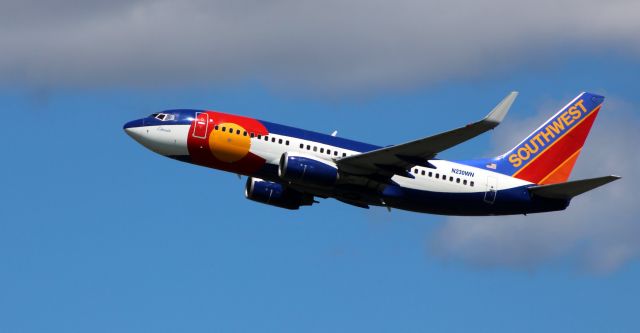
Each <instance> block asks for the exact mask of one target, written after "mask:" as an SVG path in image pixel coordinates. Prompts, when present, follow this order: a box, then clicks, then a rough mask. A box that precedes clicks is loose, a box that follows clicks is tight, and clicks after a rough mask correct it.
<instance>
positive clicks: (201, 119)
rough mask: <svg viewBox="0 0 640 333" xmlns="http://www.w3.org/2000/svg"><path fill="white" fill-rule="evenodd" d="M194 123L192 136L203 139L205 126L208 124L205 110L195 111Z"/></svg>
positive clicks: (205, 135)
mask: <svg viewBox="0 0 640 333" xmlns="http://www.w3.org/2000/svg"><path fill="white" fill-rule="evenodd" d="M195 121H196V123H195V125H194V128H193V137H195V138H200V139H204V138H206V137H207V127H208V126H209V115H208V114H207V113H205V112H198V113H196V120H195Z"/></svg>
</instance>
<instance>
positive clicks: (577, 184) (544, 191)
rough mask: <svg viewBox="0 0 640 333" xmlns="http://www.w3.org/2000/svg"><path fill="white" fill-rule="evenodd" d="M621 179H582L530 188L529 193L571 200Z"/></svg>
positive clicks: (611, 177) (616, 177) (606, 177)
mask: <svg viewBox="0 0 640 333" xmlns="http://www.w3.org/2000/svg"><path fill="white" fill-rule="evenodd" d="M618 179H620V177H619V176H613V175H612V176H604V177H598V178H590V179H581V180H574V181H569V182H566V183H558V184H550V185H538V186H532V187H529V192H530V193H531V194H533V195H536V196H540V197H543V198H549V199H571V198H573V197H575V196H578V195H580V194H582V193H585V192H588V191H591V190H593V189H595V188H598V187H600V186H602V185H606V184H608V183H610V182H612V181H614V180H618Z"/></svg>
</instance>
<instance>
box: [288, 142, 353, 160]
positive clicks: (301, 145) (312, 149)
mask: <svg viewBox="0 0 640 333" xmlns="http://www.w3.org/2000/svg"><path fill="white" fill-rule="evenodd" d="M306 148H307V150H309V151H314V152H318V151H319V152H320V153H321V154H324V153H326V154H327V155H329V156H331V153H332V152H333V156H338V155H339V154H340V153H339V152H338V151H337V150H335V149H334V150H333V151H332V150H331V149H329V148H327V149H324V147H320V148H318V147H317V146H311V145H306ZM300 149H305V144H304V143H301V144H300ZM346 156H347V153H342V157H346Z"/></svg>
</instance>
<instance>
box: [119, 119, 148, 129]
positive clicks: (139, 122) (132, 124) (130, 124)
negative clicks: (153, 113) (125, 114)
mask: <svg viewBox="0 0 640 333" xmlns="http://www.w3.org/2000/svg"><path fill="white" fill-rule="evenodd" d="M142 126H144V118H140V119H136V120H132V121H130V122H128V123H126V124H124V126H122V129H124V130H125V131H126V130H127V129H128V128H135V127H142Z"/></svg>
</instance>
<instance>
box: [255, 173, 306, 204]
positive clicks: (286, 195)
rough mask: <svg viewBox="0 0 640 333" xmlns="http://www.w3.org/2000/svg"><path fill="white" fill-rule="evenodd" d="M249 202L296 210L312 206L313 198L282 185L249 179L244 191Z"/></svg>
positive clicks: (258, 179)
mask: <svg viewBox="0 0 640 333" xmlns="http://www.w3.org/2000/svg"><path fill="white" fill-rule="evenodd" d="M244 195H245V197H247V199H249V200H253V201H257V202H260V203H263V204H267V205H272V206H276V207H280V208H286V209H298V208H300V206H310V205H311V204H313V196H312V195H309V194H304V193H300V192H298V191H296V190H294V189H291V188H288V187H285V186H284V185H282V184H278V183H274V182H270V181H266V180H263V179H260V178H253V177H249V178H248V179H247V185H246V187H245V189H244Z"/></svg>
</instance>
